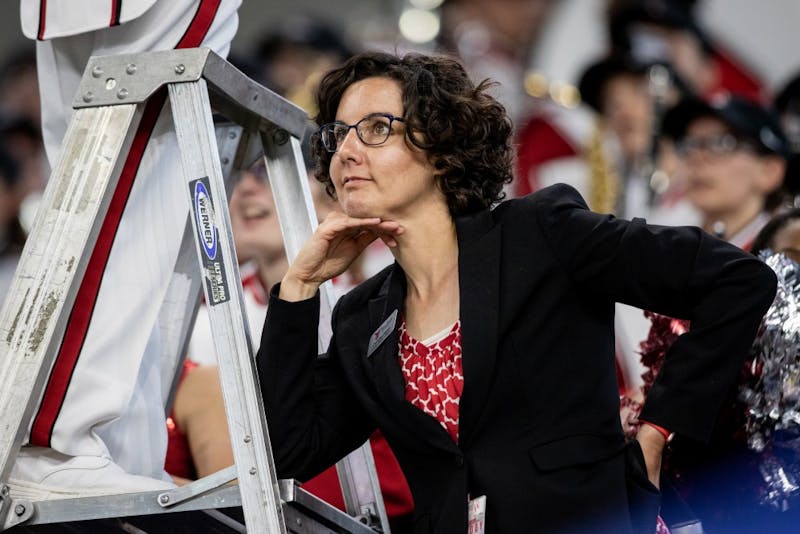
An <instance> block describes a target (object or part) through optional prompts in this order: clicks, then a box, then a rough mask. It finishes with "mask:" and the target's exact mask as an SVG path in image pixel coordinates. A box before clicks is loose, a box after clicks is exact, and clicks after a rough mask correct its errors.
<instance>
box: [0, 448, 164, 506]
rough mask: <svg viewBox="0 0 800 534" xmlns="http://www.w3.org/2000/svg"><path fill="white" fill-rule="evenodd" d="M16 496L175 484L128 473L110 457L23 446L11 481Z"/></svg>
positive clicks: (89, 493)
mask: <svg viewBox="0 0 800 534" xmlns="http://www.w3.org/2000/svg"><path fill="white" fill-rule="evenodd" d="M8 485H9V489H10V490H11V495H12V497H16V498H18V499H28V500H33V501H42V500H53V499H71V498H75V497H89V496H95V495H116V494H120V493H137V492H142V491H155V490H167V489H172V488H174V487H175V484H172V483H170V482H166V481H164V480H158V479H155V478H149V477H143V476H139V475H131V474H129V473H126V472H125V471H123V470H122V468H121V467H119V466H118V465H117V464H115V463H114V462H112V461H111V460H110V459H109V458H103V457H99V456H66V455H64V454H61V453H59V452H56V451H54V450H53V449H48V448H43V447H23V448H22V449H20V452H19V455H18V456H17V460H16V462H15V463H14V467H13V468H12V470H11V476H10V477H9V481H8Z"/></svg>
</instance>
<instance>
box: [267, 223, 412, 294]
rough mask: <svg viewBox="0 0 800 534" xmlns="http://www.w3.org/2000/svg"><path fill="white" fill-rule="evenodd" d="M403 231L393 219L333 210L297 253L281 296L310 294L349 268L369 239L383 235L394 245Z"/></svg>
mask: <svg viewBox="0 0 800 534" xmlns="http://www.w3.org/2000/svg"><path fill="white" fill-rule="evenodd" d="M402 233H403V227H402V226H400V224H399V223H397V222H394V221H382V220H381V219H379V218H377V217H375V218H369V219H359V218H354V217H348V216H347V215H345V214H343V213H339V212H333V213H331V214H330V215H328V216H327V217H326V218H325V220H324V221H322V223H321V224H320V225H319V226H318V227H317V230H316V231H315V232H314V233H313V234H312V236H311V237H310V238H309V239H308V241H306V243H305V244H304V245H303V247H302V248H301V249H300V252H298V253H297V257H296V258H295V259H294V261H293V262H292V264H291V265H290V266H289V270H288V271H287V272H286V275H285V276H284V277H283V281H282V282H281V290H280V294H279V297H280V298H281V299H282V300H288V301H298V300H305V299H308V298H311V297H312V296H314V294H315V293H316V292H317V289H319V286H320V285H322V284H323V283H324V282H326V281H327V280H330V279H331V278H334V277H336V276H339V275H340V274H342V273H343V272H344V271H346V270H347V268H348V267H349V266H350V264H351V263H353V261H354V260H355V259H356V258H357V257H358V256H359V255H360V254H361V253H362V252H363V251H364V249H365V248H367V246H368V245H369V244H370V243H372V242H373V241H375V240H376V239H378V238H380V239H382V240H383V241H384V243H386V244H387V245H388V246H390V247H393V246H396V245H397V242H396V241H395V237H397V236H399V235H400V234H402Z"/></svg>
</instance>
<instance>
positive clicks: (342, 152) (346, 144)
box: [336, 128, 363, 159]
mask: <svg viewBox="0 0 800 534" xmlns="http://www.w3.org/2000/svg"><path fill="white" fill-rule="evenodd" d="M362 148H363V143H362V142H361V139H359V138H358V134H357V133H356V129H355V128H351V129H350V130H348V131H347V134H346V135H345V136H344V139H342V140H341V141H339V143H338V145H337V147H336V153H337V154H338V155H339V157H340V158H342V159H348V158H353V157H356V156H357V155H358V154H359V153H360V151H361V149H362Z"/></svg>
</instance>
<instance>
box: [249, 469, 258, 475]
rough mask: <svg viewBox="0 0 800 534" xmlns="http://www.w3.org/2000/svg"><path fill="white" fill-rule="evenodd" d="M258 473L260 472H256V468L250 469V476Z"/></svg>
mask: <svg viewBox="0 0 800 534" xmlns="http://www.w3.org/2000/svg"><path fill="white" fill-rule="evenodd" d="M256 473H258V471H256V468H255V467H251V468H250V474H251V475H255V474H256Z"/></svg>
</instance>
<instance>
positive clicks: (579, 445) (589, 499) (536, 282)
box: [258, 185, 775, 534]
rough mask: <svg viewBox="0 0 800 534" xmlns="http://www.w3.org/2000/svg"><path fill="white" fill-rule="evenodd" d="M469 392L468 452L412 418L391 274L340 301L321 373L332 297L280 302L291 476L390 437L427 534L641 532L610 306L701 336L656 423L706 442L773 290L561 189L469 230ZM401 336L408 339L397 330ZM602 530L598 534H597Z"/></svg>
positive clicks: (462, 242)
mask: <svg viewBox="0 0 800 534" xmlns="http://www.w3.org/2000/svg"><path fill="white" fill-rule="evenodd" d="M456 226H457V234H458V246H459V259H458V263H459V284H460V299H461V304H460V318H461V323H462V351H463V369H464V390H463V396H462V397H461V404H460V421H459V425H460V426H459V442H458V443H454V442H453V440H452V439H451V438H450V436H449V435H448V434H447V432H446V431H445V430H444V429H443V428H442V427H441V426H440V425H439V423H437V422H436V421H435V420H434V419H433V418H431V417H430V416H428V415H426V414H424V413H423V412H422V411H420V410H418V409H417V408H415V407H413V406H412V405H411V404H409V403H408V402H406V401H405V397H404V381H403V377H402V373H401V370H400V366H399V363H398V332H397V327H398V326H399V324H394V325H392V326H393V332H392V334H391V335H390V336H389V337H388V338H387V339H385V341H383V343H382V344H381V345H380V346H379V347H378V349H377V350H375V351H374V352H373V353H372V354H370V355H368V354H367V348H368V344H369V340H370V336H371V335H372V334H373V333H374V332H375V331H376V330H377V329H378V328H379V326H380V325H381V324H383V323H384V321H385V320H386V319H387V318H388V317H389V316H390V315H391V314H392V312H393V311H394V310H398V312H399V313H402V309H403V302H404V295H405V290H406V288H405V275H404V273H403V271H402V269H401V268H400V267H399V266H398V265H397V264H394V265H393V266H390V267H388V268H387V269H385V270H384V271H382V272H381V273H379V274H378V275H376V276H375V277H373V278H371V279H370V280H368V281H366V282H364V283H363V284H362V285H361V286H359V287H357V288H356V289H354V290H352V291H351V292H350V293H348V294H347V295H345V296H344V297H342V299H341V300H340V301H339V303H338V304H337V306H336V308H335V309H334V312H333V317H332V323H333V338H332V339H331V343H330V347H329V349H328V352H327V354H326V355H324V356H321V357H319V358H317V321H316V320H315V319H314V318H315V317H318V309H319V302H318V298H313V299H309V300H306V301H301V302H295V303H289V302H285V301H281V300H280V299H279V298H278V297H277V294H278V288H277V287H276V288H273V292H272V299H271V300H270V306H269V310H268V312H267V318H266V322H265V325H264V330H263V335H262V345H261V348H260V350H259V352H258V364H259V365H258V367H259V373H260V379H261V387H262V391H263V395H264V401H265V405H266V412H267V418H268V421H269V428H270V434H271V440H272V445H273V449H274V454H275V462H276V466H277V470H278V475H279V477H295V478H299V479H301V480H302V479H306V478H308V477H311V476H313V475H314V474H316V473H318V472H320V471H321V470H323V469H324V468H326V467H328V466H330V465H331V464H333V463H334V462H335V461H336V460H338V459H339V458H341V457H342V456H343V455H345V454H346V453H348V452H349V451H351V450H353V449H354V448H356V447H357V446H359V445H360V444H361V443H363V442H364V441H365V440H366V439H367V438H368V436H369V435H370V434H371V433H372V431H373V430H374V429H375V428H376V427H379V428H380V429H381V430H382V432H383V434H384V435H385V436H386V439H387V440H388V442H389V444H390V445H391V447H392V449H393V451H394V452H395V454H396V456H397V458H398V460H399V462H400V465H401V467H402V468H403V471H404V473H405V474H406V477H407V479H408V482H409V485H410V487H411V491H412V494H413V496H414V502H415V508H416V509H415V531H416V532H436V533H442V532H454V533H459V534H463V533H464V532H466V528H467V526H466V521H467V499H468V496H471V497H475V496H479V495H486V496H487V518H486V520H487V532H566V531H570V532H572V531H576V532H579V531H582V530H584V529H586V530H592V531H593V532H597V531H602V532H606V531H608V532H630V531H631V523H630V520H629V516H628V493H627V490H626V481H625V461H624V455H623V454H622V450H623V447H624V443H623V437H622V431H621V428H620V421H619V394H618V389H617V381H616V373H615V362H614V330H613V322H614V321H613V319H614V302H615V301H619V302H625V303H627V304H631V305H633V306H637V307H640V308H645V309H650V310H653V311H656V312H659V313H663V314H667V315H670V316H673V317H681V318H688V319H691V320H692V329H691V331H690V332H689V333H687V334H685V335H684V336H682V337H681V338H680V339H679V340H678V341H677V342H676V343H675V344H674V345H673V346H672V347H671V349H670V351H669V353H668V355H667V358H666V362H665V364H664V366H663V369H662V371H661V374H660V376H659V378H658V380H657V381H656V383H655V385H654V386H653V388H652V391H651V393H650V395H649V397H648V399H647V403H646V406H645V408H644V411H643V412H642V418H643V419H646V420H648V421H651V422H653V423H656V424H659V425H661V426H663V427H665V428H668V429H670V430H672V431H674V432H676V433H680V434H683V435H686V436H689V437H693V438H697V439H700V440H705V439H707V438H708V436H709V432H710V430H711V427H712V425H713V422H714V419H715V416H716V414H717V410H718V408H719V405H720V402H721V399H722V398H723V396H724V393H725V391H726V390H727V389H728V388H729V387H730V386H731V385H732V384H733V383H734V380H735V378H736V376H737V373H738V371H739V369H740V367H741V365H742V363H743V360H744V358H745V357H746V355H747V353H748V348H749V346H750V344H751V342H752V339H753V336H754V335H755V333H756V329H757V327H758V324H759V321H760V319H761V316H762V315H763V313H764V312H765V311H766V309H767V308H768V306H769V304H770V303H771V302H772V298H773V296H774V291H775V276H774V274H773V273H772V271H771V270H770V269H769V268H768V267H767V266H765V265H764V264H763V263H762V262H760V261H759V260H758V259H756V258H755V257H752V256H750V255H748V254H746V253H744V252H742V251H741V250H739V249H738V248H736V247H734V246H731V245H729V244H727V243H724V242H722V241H720V240H718V239H715V238H713V237H711V236H709V235H708V234H705V233H704V232H702V231H701V230H700V229H698V228H690V227H682V228H669V227H658V226H648V225H646V224H645V222H644V221H643V220H641V219H635V220H633V221H631V222H628V221H625V220H621V219H616V218H614V217H613V216H609V215H599V214H596V213H593V212H590V211H589V210H588V209H587V207H586V205H585V203H584V202H583V199H582V198H581V197H580V195H579V194H578V193H577V192H576V191H575V190H574V189H572V188H571V187H569V186H564V185H556V186H553V187H550V188H547V189H544V190H541V191H539V192H537V193H535V194H533V195H530V196H528V197H525V198H521V199H515V200H510V201H507V202H504V203H502V204H500V205H499V206H497V207H496V208H495V209H494V210H491V211H488V210H487V211H483V212H480V213H477V214H475V215H473V216H469V217H464V218H460V219H458V220H457V225H456ZM396 323H397V322H396ZM598 529H599V530H598Z"/></svg>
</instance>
